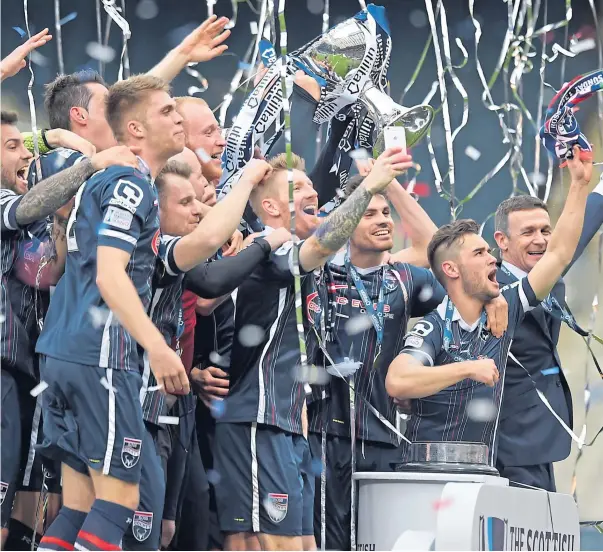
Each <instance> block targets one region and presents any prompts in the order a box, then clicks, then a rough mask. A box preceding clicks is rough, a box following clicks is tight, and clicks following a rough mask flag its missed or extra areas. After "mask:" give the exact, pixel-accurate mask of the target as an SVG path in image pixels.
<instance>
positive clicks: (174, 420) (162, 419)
mask: <svg viewBox="0 0 603 552" xmlns="http://www.w3.org/2000/svg"><path fill="white" fill-rule="evenodd" d="M157 422H158V423H160V424H166V425H178V424H179V423H180V418H178V416H158V417H157Z"/></svg>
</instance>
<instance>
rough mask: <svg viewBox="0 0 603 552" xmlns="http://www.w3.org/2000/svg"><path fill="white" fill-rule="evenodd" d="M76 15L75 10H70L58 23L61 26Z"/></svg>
mask: <svg viewBox="0 0 603 552" xmlns="http://www.w3.org/2000/svg"><path fill="white" fill-rule="evenodd" d="M76 17H77V12H71V13H69V14H67V15H66V16H65V17H63V18H61V19H59V25H60V26H61V27H62V26H63V25H65V24H66V23H69V22H70V21H73V20H74V19H75V18H76Z"/></svg>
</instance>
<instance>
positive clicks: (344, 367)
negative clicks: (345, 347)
mask: <svg viewBox="0 0 603 552" xmlns="http://www.w3.org/2000/svg"><path fill="white" fill-rule="evenodd" d="M360 366H362V363H361V362H357V361H351V360H349V359H347V358H346V359H345V360H344V361H343V362H339V363H337V364H334V365H332V366H329V367H328V368H327V372H328V373H329V374H331V375H332V376H335V377H337V378H347V377H349V376H351V375H352V374H355V373H356V372H357V371H358V368H360Z"/></svg>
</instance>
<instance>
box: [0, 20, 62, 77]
mask: <svg viewBox="0 0 603 552" xmlns="http://www.w3.org/2000/svg"><path fill="white" fill-rule="evenodd" d="M51 39H52V35H49V34H48V29H44V30H42V31H40V32H39V33H38V34H36V35H34V36H32V37H31V38H30V39H28V40H26V41H25V42H24V43H23V44H21V46H18V47H17V48H15V49H14V50H13V51H12V52H11V53H10V54H8V55H7V56H6V57H5V58H4V59H3V60H2V62H1V63H0V81H3V80H4V79H7V78H9V77H14V76H15V75H16V74H17V73H18V72H19V71H21V69H23V67H25V65H27V62H26V61H25V58H26V57H27V56H28V55H29V54H31V52H33V50H35V49H36V48H39V47H40V46H44V44H46V43H47V42H48V41H49V40H51Z"/></svg>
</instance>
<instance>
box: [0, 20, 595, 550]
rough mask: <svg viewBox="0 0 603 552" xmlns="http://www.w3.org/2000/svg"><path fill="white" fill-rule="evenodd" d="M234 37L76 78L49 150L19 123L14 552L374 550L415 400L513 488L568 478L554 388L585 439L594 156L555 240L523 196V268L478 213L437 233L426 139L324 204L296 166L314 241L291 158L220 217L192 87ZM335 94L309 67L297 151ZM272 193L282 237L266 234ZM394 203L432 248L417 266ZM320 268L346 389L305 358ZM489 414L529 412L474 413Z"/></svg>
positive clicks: (433, 424)
mask: <svg viewBox="0 0 603 552" xmlns="http://www.w3.org/2000/svg"><path fill="white" fill-rule="evenodd" d="M226 23H227V20H226V19H225V18H220V19H218V18H216V17H212V18H210V19H208V20H207V21H206V22H205V23H203V24H202V25H201V26H200V27H199V28H198V29H196V30H195V31H194V32H193V33H191V34H190V35H189V36H188V37H187V38H186V39H185V40H184V41H183V42H182V43H181V44H180V45H179V46H178V47H177V48H175V49H174V50H173V51H171V52H170V53H169V54H168V55H167V56H166V57H165V58H164V59H163V60H162V61H161V62H160V63H159V64H158V65H157V66H155V67H154V68H153V69H151V70H150V71H149V72H148V73H146V74H141V75H137V76H133V77H131V78H128V79H126V80H123V81H120V82H117V83H115V84H114V85H111V86H109V85H107V84H106V83H105V82H104V81H103V79H102V78H101V77H100V76H99V75H98V74H97V73H94V72H78V73H75V74H71V75H60V76H58V77H57V78H56V79H55V80H54V81H53V82H52V83H50V84H48V85H47V86H46V92H45V98H44V107H45V110H46V113H47V115H48V119H49V121H50V127H51V128H50V129H48V130H44V131H41V133H40V135H39V136H32V135H31V134H21V133H20V132H19V131H18V129H17V127H16V124H17V120H16V116H15V115H14V114H11V113H8V112H4V111H3V112H2V188H1V195H0V206H1V209H2V211H1V227H2V252H1V263H2V286H1V293H2V295H1V306H0V308H1V313H2V324H1V328H2V330H1V331H2V343H1V360H2V474H1V477H2V544H3V548H5V549H7V550H29V549H31V548H32V547H33V548H36V547H37V548H38V549H39V550H73V549H74V548H75V549H78V550H120V549H122V548H123V549H124V550H157V549H159V548H160V547H161V548H164V549H174V550H206V549H215V550H220V549H225V550H262V549H264V550H279V549H285V550H302V549H303V550H313V549H315V548H316V546H317V544H318V546H320V545H321V539H323V538H324V539H325V543H324V544H325V546H326V548H327V549H338V550H346V549H349V548H350V524H351V519H350V517H351V508H350V488H351V484H352V483H351V473H352V469H354V470H356V471H390V470H392V469H393V467H392V463H396V462H402V461H404V459H405V456H406V455H407V454H408V447H407V446H405V442H404V441H403V440H402V439H401V434H400V428H401V425H400V420H401V415H400V414H401V413H402V412H405V413H406V416H407V417H409V421H408V424H407V427H406V430H405V432H406V438H408V439H409V440H410V441H474V442H483V443H485V444H487V445H488V446H489V450H490V454H491V459H492V462H493V463H495V464H496V466H497V467H498V469H499V471H500V472H501V474H502V475H504V476H505V477H508V478H509V479H510V480H511V481H513V483H514V484H523V485H528V486H535V487H539V488H544V489H548V490H551V491H553V490H555V483H554V477H553V472H552V462H554V461H558V460H561V459H563V458H565V457H566V456H567V455H568V454H569V448H570V443H571V441H570V436H569V435H568V434H567V432H566V431H565V430H564V429H563V427H562V426H561V424H559V423H558V421H557V420H556V419H555V418H554V416H553V415H552V414H551V412H549V411H548V410H547V409H546V405H545V404H544V403H543V402H542V401H541V400H540V398H539V397H538V395H537V393H536V389H539V390H541V392H542V393H543V394H544V395H545V396H546V398H547V399H548V402H549V404H550V405H551V407H552V409H553V410H554V411H555V412H556V413H557V414H558V416H559V417H560V418H561V419H563V420H564V422H565V423H566V424H567V425H568V426H569V427H571V425H572V405H571V395H570V393H569V388H568V386H567V382H566V381H565V378H564V377H563V371H562V369H561V368H560V362H559V357H558V354H557V350H556V343H557V339H558V335H559V327H560V324H561V321H562V320H565V321H566V322H568V321H569V322H568V323H570V326H571V325H572V324H571V321H573V317H572V316H571V313H570V311H569V309H568V307H567V305H566V303H565V293H564V289H563V282H562V280H561V279H560V278H561V276H562V275H563V274H564V272H565V271H566V270H567V269H568V267H569V266H571V264H572V262H573V260H574V259H576V258H577V257H578V256H579V255H580V253H581V252H582V251H583V250H584V248H585V247H586V245H587V244H588V242H589V241H590V239H591V238H592V237H593V236H594V234H595V233H596V231H597V230H598V228H599V227H600V225H601V222H602V220H603V188H602V185H601V184H599V185H598V186H597V187H596V188H595V190H594V191H593V192H592V193H590V194H589V193H588V192H589V189H588V185H589V182H590V180H591V175H592V160H589V159H586V158H585V156H584V155H582V152H580V151H579V150H578V149H576V150H575V151H574V156H573V158H571V159H568V160H567V165H568V169H569V173H570V175H571V185H570V188H569V193H568V197H567V200H566V203H565V207H564V210H563V213H562V214H561V216H560V218H559V221H558V223H557V226H556V228H555V230H553V228H552V225H551V222H550V219H549V215H548V210H547V207H546V205H545V204H544V203H543V202H542V201H540V200H538V199H537V198H533V197H529V196H518V197H514V198H511V199H509V200H506V201H504V202H503V203H502V204H501V205H500V206H499V208H498V210H497V213H496V221H495V227H496V233H495V239H496V241H497V243H498V246H499V251H500V256H501V258H500V259H498V263H497V259H496V258H495V257H494V256H492V254H491V253H490V249H489V247H488V244H487V242H486V241H485V240H484V239H483V238H482V237H481V235H480V233H479V227H478V225H477V224H476V223H475V222H473V221H471V220H461V221H456V222H453V223H450V224H447V225H445V226H443V227H441V228H439V229H438V228H437V227H436V226H435V225H434V224H433V222H432V221H431V219H430V218H429V216H428V215H427V213H426V212H425V211H424V210H423V209H422V208H421V206H420V205H419V204H418V203H417V202H416V201H415V199H414V198H413V197H412V196H411V195H410V194H409V193H407V192H406V190H405V189H404V187H403V186H402V185H400V184H399V183H398V182H397V181H396V177H398V176H400V175H401V174H402V173H404V172H405V171H406V170H407V169H409V168H410V167H411V166H412V159H411V157H410V155H407V154H406V152H403V151H402V150H401V149H399V148H398V149H395V148H392V149H387V150H386V151H385V152H384V153H383V154H381V155H380V156H379V157H378V158H377V159H376V160H375V161H370V162H368V161H367V162H364V163H361V164H359V167H358V170H359V174H358V175H357V176H354V177H352V178H351V179H350V180H349V182H348V185H347V187H346V196H347V197H346V199H345V201H343V202H342V203H341V204H340V205H339V206H338V207H337V208H336V209H335V210H334V211H333V212H331V213H330V214H329V215H328V216H324V217H323V216H321V215H322V213H321V207H323V206H324V205H325V204H327V203H328V202H329V201H331V200H332V199H333V197H334V196H335V188H334V186H333V184H332V182H330V177H329V170H330V166H331V163H330V162H329V161H330V159H329V156H328V155H324V156H319V158H318V160H317V162H316V165H315V166H314V168H313V169H312V171H311V172H309V174H306V168H305V167H304V162H303V160H302V159H301V157H299V156H297V155H293V157H292V160H293V167H292V171H293V173H292V174H293V184H294V191H293V197H294V206H293V211H294V216H295V239H292V235H291V233H290V232H289V229H290V223H291V216H292V213H291V212H290V205H289V183H288V168H291V167H288V164H287V156H286V155H285V154H283V153H281V152H282V151H283V149H284V148H283V146H282V143H280V144H279V142H278V141H277V142H276V143H275V146H274V147H273V149H272V150H271V151H270V152H269V154H268V155H267V158H266V159H262V158H257V159H253V160H251V161H250V163H249V164H248V166H247V167H246V168H245V170H244V172H243V174H242V176H241V178H240V180H239V181H238V183H237V184H236V185H235V186H234V187H233V189H232V191H231V192H229V193H228V194H227V195H226V197H224V198H223V199H222V200H221V201H219V202H217V201H216V190H215V186H216V184H217V182H218V181H219V180H220V177H221V173H222V167H221V155H222V152H223V149H224V146H225V141H224V137H223V132H222V130H223V129H221V128H220V126H219V125H218V123H217V121H216V119H215V117H214V115H213V113H212V111H211V109H210V108H209V106H208V105H207V104H206V103H205V102H204V101H203V100H201V99H198V98H193V97H179V98H173V97H172V96H171V95H170V90H169V86H168V84H167V83H168V82H169V81H170V80H171V79H172V78H173V77H174V76H176V75H177V74H178V73H179V71H180V70H182V69H183V68H184V67H185V66H186V64H187V63H190V62H199V61H206V60H209V59H212V58H214V57H216V56H218V55H220V54H221V53H222V52H223V51H224V50H225V48H226V46H225V45H224V44H223V42H224V41H225V39H226V38H227V37H228V34H229V31H225V30H224V27H225V25H226ZM48 40H50V35H48V32H47V31H46V30H45V31H42V32H41V33H39V34H38V35H36V36H35V37H33V38H32V39H30V40H29V41H27V42H26V43H25V44H24V45H23V46H21V47H20V48H18V49H17V50H15V52H13V53H12V54H10V55H9V56H7V58H5V59H4V60H3V61H2V78H3V79H4V78H7V77H10V76H12V75H14V74H15V73H16V72H17V71H18V70H19V69H20V68H22V67H24V66H25V61H24V59H25V56H26V55H27V54H28V53H29V52H30V51H31V50H32V49H34V48H36V47H39V46H42V45H44V44H45V43H46V42H47V41H48ZM319 98H320V87H319V85H318V84H317V83H316V82H315V81H314V80H313V79H311V78H309V77H307V76H305V75H303V74H297V75H296V77H295V86H294V95H293V101H292V117H293V121H294V124H293V149H294V151H295V152H301V151H302V150H303V149H304V147H306V145H307V144H310V145H313V144H315V136H314V135H312V132H315V131H316V128H315V127H314V125H313V123H312V120H311V119H312V116H311V114H312V111H313V109H314V108H315V107H316V104H317V101H318V100H319ZM336 130H337V129H336V127H335V125H334V131H333V135H332V136H331V137H330V139H329V141H328V143H327V144H326V145H325V151H327V152H328V150H329V148H332V145H333V143H337V141H338V139H339V138H338V136H337V132H336ZM34 140H37V145H38V147H39V149H40V151H41V152H42V154H41V155H40V157H39V158H38V159H33V155H32V153H31V150H33V149H35V148H34V143H33V141H34ZM279 148H281V149H280V151H279ZM260 157H261V156H260ZM248 204H249V205H251V207H252V208H253V211H254V213H255V214H256V215H257V217H258V218H259V219H260V220H261V222H262V224H263V227H264V228H265V230H264V231H263V232H261V233H258V234H250V235H247V236H244V235H243V234H242V233H241V232H240V231H239V230H238V227H239V223H240V221H241V219H242V217H243V215H244V213H245V210H246V207H247V206H248ZM392 208H393V209H395V211H396V212H397V214H398V215H399V217H400V218H401V220H402V224H403V226H404V230H405V232H406V234H407V236H408V237H409V239H410V241H411V246H410V247H408V248H406V249H403V250H401V251H398V252H392V248H393V236H394V221H393V217H392ZM585 210H586V218H585ZM585 220H586V222H584V221H585ZM430 268H431V270H429V269H430ZM297 269H299V271H300V273H301V294H302V311H303V325H304V335H305V341H306V345H307V356H308V363H309V364H310V365H312V366H315V367H325V369H326V371H325V370H322V371H321V372H320V374H319V372H318V370H319V369H318V368H314V369H306V370H305V371H303V370H300V369H299V364H300V345H299V338H298V325H297V320H296V305H295V286H294V276H293V274H294V273H295V271H296V270H297ZM501 287H502V291H501V289H500V288H501ZM360 315H363V316H362V317H360ZM412 317H422V318H421V319H420V320H419V321H418V322H417V323H416V324H415V325H414V326H413V328H412V329H411V330H410V331H409V332H408V333H407V325H408V323H409V319H410V318H412ZM365 321H366V322H367V323H365ZM574 325H575V321H574ZM573 329H576V328H573ZM578 330H579V328H578ZM312 370H314V372H313V371H312ZM313 373H314V375H315V376H316V374H319V375H320V376H321V377H319V378H317V377H311V376H312V374H313ZM326 374H328V376H326ZM322 376H326V377H327V378H328V379H321V378H322ZM309 383H310V384H311V385H310V386H309V388H310V389H311V392H308V384H309ZM503 391H504V394H503ZM351 399H352V400H351ZM477 400H482V402H483V401H485V402H486V403H489V404H491V405H498V404H499V403H501V404H502V406H501V408H500V410H498V409H496V412H495V413H494V415H492V416H477V417H476V416H471V413H470V409H469V408H468V406H469V405H471V403H472V402H473V403H474V404H475V401H477ZM351 405H353V406H351ZM351 412H353V416H351V414H350V413H351ZM350 427H351V428H352V429H350ZM351 436H352V438H351ZM352 439H353V442H352ZM353 451H354V454H355V458H354V460H353V461H352V453H353ZM323 460H324V466H323ZM324 470H326V471H324ZM322 473H324V474H325V476H326V477H323V478H322V479H321V474H322Z"/></svg>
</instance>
